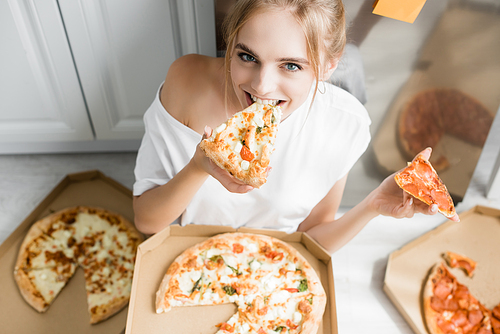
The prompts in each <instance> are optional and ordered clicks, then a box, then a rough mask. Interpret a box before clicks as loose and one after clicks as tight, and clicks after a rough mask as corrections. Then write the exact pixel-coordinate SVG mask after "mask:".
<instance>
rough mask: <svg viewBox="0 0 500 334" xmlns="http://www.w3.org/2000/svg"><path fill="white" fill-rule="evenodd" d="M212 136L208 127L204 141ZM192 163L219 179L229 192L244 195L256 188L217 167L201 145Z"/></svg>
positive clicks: (197, 148)
mask: <svg viewBox="0 0 500 334" xmlns="http://www.w3.org/2000/svg"><path fill="white" fill-rule="evenodd" d="M211 135H212V129H211V128H210V127H208V126H206V127H205V131H204V133H203V137H202V140H204V139H206V138H208V137H210V136H211ZM192 162H193V163H194V164H195V165H196V166H197V167H198V168H200V169H202V170H204V171H205V172H206V173H208V174H209V175H211V176H212V177H214V178H215V179H217V180H218V181H219V182H220V183H221V184H222V185H223V186H224V188H226V189H227V190H228V191H230V192H232V193H239V194H244V193H247V192H249V191H251V190H253V189H254V188H253V187H252V186H249V185H248V184H246V183H244V182H243V181H240V180H238V179H237V178H235V177H234V176H232V175H231V174H229V172H228V171H226V170H224V169H222V168H220V167H219V166H217V165H216V164H215V163H214V162H213V161H212V160H211V159H210V158H208V157H207V156H206V155H205V153H204V152H203V151H202V150H201V148H200V145H199V144H198V146H196V152H195V154H194V156H193V158H192Z"/></svg>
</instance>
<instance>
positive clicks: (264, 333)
mask: <svg viewBox="0 0 500 334" xmlns="http://www.w3.org/2000/svg"><path fill="white" fill-rule="evenodd" d="M257 334H266V332H265V331H264V330H263V329H262V327H261V328H259V330H258V331H257Z"/></svg>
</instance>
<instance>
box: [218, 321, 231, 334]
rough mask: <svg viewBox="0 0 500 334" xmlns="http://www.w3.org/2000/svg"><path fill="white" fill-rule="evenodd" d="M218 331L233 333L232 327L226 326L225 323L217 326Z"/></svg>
mask: <svg viewBox="0 0 500 334" xmlns="http://www.w3.org/2000/svg"><path fill="white" fill-rule="evenodd" d="M219 327H220V329H221V330H223V331H226V332H229V333H232V332H234V327H233V326H231V325H230V324H228V323H227V322H223V323H222V324H220V325H219Z"/></svg>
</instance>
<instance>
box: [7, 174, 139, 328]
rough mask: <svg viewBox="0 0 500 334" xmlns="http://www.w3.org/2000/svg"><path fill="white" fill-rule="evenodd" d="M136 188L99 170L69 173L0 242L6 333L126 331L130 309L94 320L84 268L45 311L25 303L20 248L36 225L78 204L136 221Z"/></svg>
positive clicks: (78, 270)
mask: <svg viewBox="0 0 500 334" xmlns="http://www.w3.org/2000/svg"><path fill="white" fill-rule="evenodd" d="M132 198H133V196H132V191H131V190H130V189H128V188H126V187H125V186H123V185H122V184H120V183H118V182H116V181H114V180H113V179H111V178H109V177H107V176H105V175H103V174H102V173H101V172H100V171H97V170H93V171H87V172H81V173H75V174H69V175H67V176H66V177H64V178H63V179H62V180H61V181H60V182H59V184H58V185H57V186H56V187H55V188H54V189H53V190H52V191H51V192H50V193H49V194H48V195H47V196H46V197H45V198H44V199H43V200H42V201H41V202H40V204H39V205H38V206H37V207H36V208H35V209H34V210H33V211H32V212H31V213H30V214H29V215H28V216H27V217H26V219H25V220H24V221H23V222H22V223H21V224H20V225H19V227H18V228H17V229H16V230H15V231H14V232H13V233H12V234H11V235H10V236H9V237H8V238H7V239H6V240H5V241H4V242H3V243H2V244H1V245H0V283H1V284H0V296H1V298H0V300H1V302H0V324H2V329H1V330H0V331H1V332H3V333H64V334H66V333H103V334H104V333H106V334H109V333H111V334H112V333H123V332H124V329H125V324H126V318H127V308H125V309H123V310H121V311H120V312H119V313H117V314H116V315H115V316H113V317H111V318H109V319H107V320H105V321H103V322H101V323H98V324H95V325H91V324H90V322H89V321H90V316H89V314H88V310H87V299H86V298H87V297H86V291H85V279H84V275H83V270H82V269H81V268H78V269H77V270H76V273H75V275H74V276H73V277H72V278H71V280H70V281H69V282H68V284H67V285H66V287H64V289H63V290H62V291H61V292H60V293H59V295H58V296H57V297H56V299H55V300H54V302H53V304H52V305H51V306H50V307H49V309H48V310H47V311H46V312H45V313H38V312H37V311H36V310H35V309H33V308H32V307H31V306H30V305H28V303H26V302H25V300H24V299H23V297H22V296H21V293H20V292H19V289H18V287H17V284H16V282H15V281H14V275H13V273H14V265H15V262H16V259H17V254H18V251H19V247H20V245H21V243H22V241H23V239H24V237H25V235H26V233H27V232H28V229H29V228H30V227H31V225H32V224H33V223H34V222H36V221H38V220H39V219H41V218H43V217H45V216H47V215H49V214H50V213H52V212H55V211H58V210H61V209H64V208H67V207H72V206H77V205H85V206H96V207H101V208H104V209H108V210H111V211H114V212H116V213H119V214H121V215H123V216H124V217H125V218H127V219H128V220H130V221H133V218H134V214H133V208H132Z"/></svg>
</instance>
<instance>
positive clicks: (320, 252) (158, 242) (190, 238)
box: [126, 225, 337, 334]
mask: <svg viewBox="0 0 500 334" xmlns="http://www.w3.org/2000/svg"><path fill="white" fill-rule="evenodd" d="M236 231H238V232H244V233H256V234H263V235H268V236H272V237H275V238H278V239H281V240H283V241H285V242H287V243H289V244H290V245H291V246H293V247H294V248H295V249H297V250H298V251H299V252H300V253H301V254H302V255H303V256H304V257H305V258H306V259H307V260H308V261H309V263H310V264H311V266H312V267H313V268H314V269H315V270H316V272H317V273H318V276H319V277H320V279H321V282H322V284H323V287H324V289H325V291H326V293H327V296H328V302H327V305H326V309H325V313H324V316H323V322H322V324H321V325H320V328H319V330H318V334H336V333H337V319H336V308H335V292H334V285H333V283H334V281H333V268H332V262H331V257H330V255H329V254H328V253H327V252H326V251H325V250H324V249H323V248H322V247H321V246H320V245H318V244H317V243H316V242H315V241H314V240H313V239H311V238H310V237H309V236H308V235H307V234H304V233H300V232H296V233H292V234H287V233H284V232H279V231H272V230H263V229H249V228H240V229H238V230H235V229H233V228H231V227H224V226H203V225H187V226H185V227H180V226H178V225H171V226H169V227H167V228H166V229H164V230H163V231H161V232H159V233H157V234H155V235H154V236H152V237H151V238H149V239H148V240H146V241H145V242H143V243H142V244H141V245H140V246H139V248H138V250H137V259H136V265H135V271H134V280H133V283H132V296H131V297H130V304H129V311H128V318H127V327H126V333H127V334H128V333H149V334H154V333H162V334H168V333H172V334H178V333H182V334H194V333H196V334H205V333H206V334H209V333H211V334H213V333H215V332H216V331H217V330H218V328H217V327H216V325H217V324H220V323H222V322H226V321H227V320H228V319H229V318H230V317H231V316H232V315H233V314H234V313H235V312H236V310H237V308H236V305H235V304H225V305H216V306H189V307H174V308H173V309H172V310H171V311H169V312H167V313H161V314H156V308H155V298H156V291H157V289H158V287H159V285H160V282H161V280H162V279H163V276H164V275H165V272H166V271H167V269H168V267H169V266H170V264H171V263H172V262H173V261H174V259H175V258H176V257H177V256H178V255H180V254H181V253H182V252H183V251H184V250H185V249H187V248H189V247H191V246H194V245H195V244H197V243H199V242H201V241H203V240H205V239H207V238H209V237H212V236H214V235H216V234H220V233H227V232H236Z"/></svg>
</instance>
